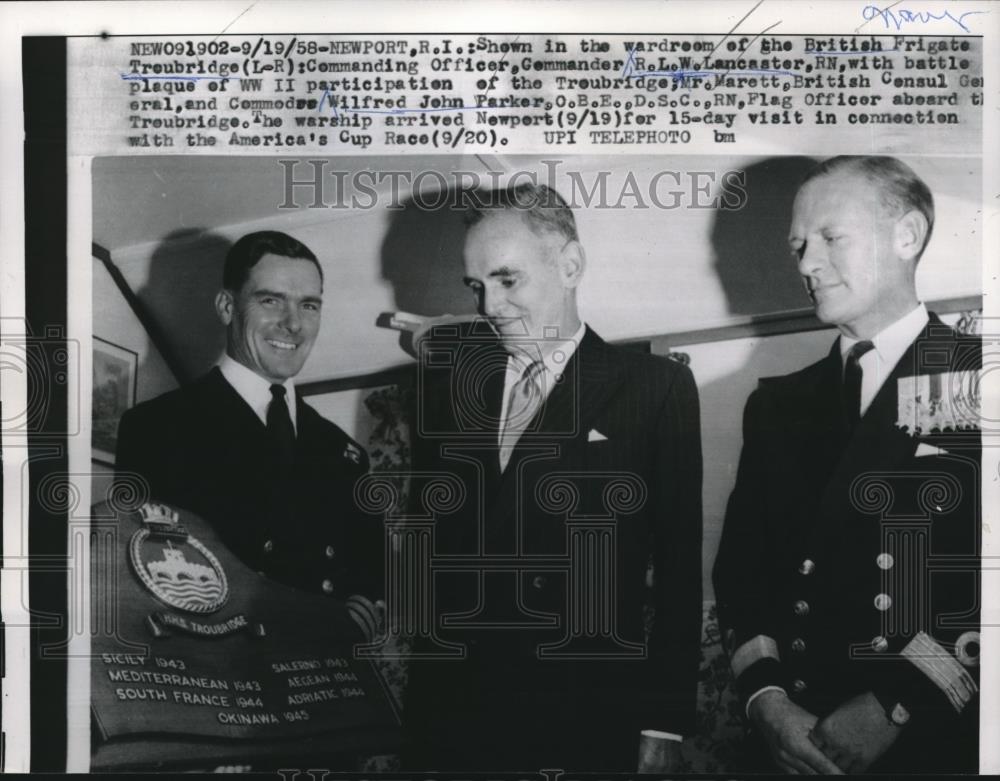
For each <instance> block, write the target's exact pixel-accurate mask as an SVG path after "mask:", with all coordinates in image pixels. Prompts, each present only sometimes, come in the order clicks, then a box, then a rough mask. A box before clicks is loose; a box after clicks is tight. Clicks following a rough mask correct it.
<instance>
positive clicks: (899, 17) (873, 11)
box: [861, 5, 986, 33]
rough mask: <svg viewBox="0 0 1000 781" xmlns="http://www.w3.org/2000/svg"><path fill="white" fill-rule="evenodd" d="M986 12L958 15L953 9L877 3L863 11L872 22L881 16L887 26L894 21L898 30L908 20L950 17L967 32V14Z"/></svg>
mask: <svg viewBox="0 0 1000 781" xmlns="http://www.w3.org/2000/svg"><path fill="white" fill-rule="evenodd" d="M984 13H986V11H966V12H965V13H964V14H959V15H958V16H957V17H956V16H955V15H954V14H952V12H951V11H942V12H941V13H939V14H936V13H933V12H931V11H908V10H906V9H905V8H903V9H899V10H897V9H896V8H895V7H894V6H893V7H890V8H879V7H878V6H877V5H866V6H865V7H864V9H863V10H862V11H861V15H862V16H863V17H864V18H865V21H866V22H870V21H871V20H872V19H874V18H876V17H879V16H880V17H882V21H883V23H884V24H885V26H886V27H889V26H890V23H892V24H893V25H895V26H896V29H897V30H901V29H902V28H903V25H904V24H906V23H907V22H911V23H916V24H927V23H928V22H941V21H944V20H945V19H950V20H951V21H953V22H954V23H955V24H957V25H958V26H959V27H961V28H962V29H963V30H965V32H967V33H968V32H972V31H971V30H970V29H969V28H968V27H966V25H965V22H963V21H962V20H963V19H965V17H967V16H975V15H976V14H984Z"/></svg>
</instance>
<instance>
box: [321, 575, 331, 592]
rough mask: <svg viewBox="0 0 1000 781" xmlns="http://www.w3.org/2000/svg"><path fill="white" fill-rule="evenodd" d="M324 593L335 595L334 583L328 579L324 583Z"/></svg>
mask: <svg viewBox="0 0 1000 781" xmlns="http://www.w3.org/2000/svg"><path fill="white" fill-rule="evenodd" d="M323 593H324V594H332V593H333V581H332V580H330V579H329V578H327V579H326V580H324V581H323Z"/></svg>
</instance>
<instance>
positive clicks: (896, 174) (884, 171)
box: [802, 155, 934, 260]
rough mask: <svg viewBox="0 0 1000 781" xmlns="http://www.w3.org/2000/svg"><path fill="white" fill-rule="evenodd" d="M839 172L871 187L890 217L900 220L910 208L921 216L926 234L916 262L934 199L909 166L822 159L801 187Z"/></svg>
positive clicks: (866, 158) (862, 158)
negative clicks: (864, 181) (874, 187)
mask: <svg viewBox="0 0 1000 781" xmlns="http://www.w3.org/2000/svg"><path fill="white" fill-rule="evenodd" d="M841 171H843V172H848V173H856V174H860V175H861V176H864V177H865V178H866V179H867V180H868V181H869V182H871V183H872V184H873V185H875V186H876V187H877V188H878V191H879V193H880V195H881V197H882V206H883V208H884V209H885V210H886V213H888V214H890V215H891V216H894V217H900V216H902V215H904V214H906V213H907V212H909V211H912V210H914V209H916V210H917V211H919V212H920V213H921V214H923V215H924V217H925V218H926V219H927V235H926V236H924V244H923V246H922V247H921V248H920V252H919V253H918V254H917V259H918V260H919V259H920V256H921V255H923V253H924V249H925V248H926V247H927V242H929V241H930V240H931V233H932V232H933V230H934V196H933V195H931V191H930V188H929V187H928V186H927V185H926V184H925V183H924V180H923V179H921V178H920V177H919V176H917V175H916V174H915V173H914V171H913V169H912V168H910V166H908V165H907V164H906V163H904V162H902V161H900V160H897V159H896V158H895V157H888V156H885V155H840V156H839V157H831V158H830V159H829V160H824V161H823V162H822V163H820V164H819V165H817V166H816V167H815V168H813V169H812V170H811V171H810V172H809V173H808V174H806V177H805V179H803V180H802V185H803V186H804V185H805V184H806V182H809V181H812V180H813V179H816V178H818V177H820V176H826V175H828V174H832V173H837V172H841Z"/></svg>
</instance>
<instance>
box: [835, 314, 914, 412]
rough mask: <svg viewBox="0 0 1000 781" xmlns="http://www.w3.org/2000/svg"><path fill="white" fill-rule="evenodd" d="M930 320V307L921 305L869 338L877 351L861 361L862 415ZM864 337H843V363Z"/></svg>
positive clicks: (841, 338)
mask: <svg viewBox="0 0 1000 781" xmlns="http://www.w3.org/2000/svg"><path fill="white" fill-rule="evenodd" d="M929 319H930V317H929V315H928V314H927V307H926V306H924V305H923V304H918V305H917V307H916V309H913V310H912V311H911V312H910V313H909V314H906V315H903V317H901V318H899V320H897V321H896V322H895V323H893V324H892V325H890V326H888V327H886V328H883V329H882V330H881V331H879V332H878V333H877V334H875V336H873V337H872V338H871V339H870V340H869V341H870V342H871V343H872V344H874V345H875V349H874V350H869V351H868V352H866V353H865V354H864V355H862V356H861V358H859V359H858V363H859V364H860V365H861V372H862V374H861V414H862V415H864V414H865V412H867V411H868V407H869V406H871V403H872V400H873V399H874V398H875V395H876V394H877V393H878V392H879V390H881V388H882V386H883V385H884V384H885V380H886V378H887V377H888V376H889V375H890V374H891V373H892V370H893V369H895V368H896V364H897V363H899V359H900V358H902V357H903V353H905V352H906V350H907V348H908V347H909V346H910V345H911V344H913V340H914V339H916V338H917V336H919V335H920V332H921V331H923V330H924V326H926V325H927V322H928V320H929ZM859 341H862V340H860V339H851V338H850V337H849V336H844V335H841V337H840V363H841V366H846V362H847V353H848V351H849V350H850V349H851V348H852V347H853V346H854V345H856V344H857V343H858V342H859Z"/></svg>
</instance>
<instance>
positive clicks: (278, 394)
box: [267, 385, 295, 478]
mask: <svg viewBox="0 0 1000 781" xmlns="http://www.w3.org/2000/svg"><path fill="white" fill-rule="evenodd" d="M267 433H268V436H269V437H270V438H271V446H272V448H273V451H274V455H275V459H276V461H277V464H278V468H279V470H280V477H281V478H285V477H287V476H288V475H290V474H291V472H292V464H293V463H294V461H295V429H294V428H293V427H292V418H291V416H290V415H289V414H288V404H287V402H286V401H285V386H284V385H272V386H271V403H270V404H268V405H267Z"/></svg>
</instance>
